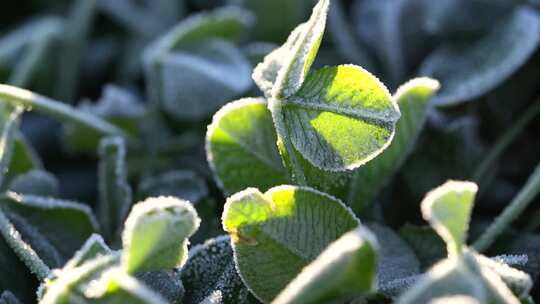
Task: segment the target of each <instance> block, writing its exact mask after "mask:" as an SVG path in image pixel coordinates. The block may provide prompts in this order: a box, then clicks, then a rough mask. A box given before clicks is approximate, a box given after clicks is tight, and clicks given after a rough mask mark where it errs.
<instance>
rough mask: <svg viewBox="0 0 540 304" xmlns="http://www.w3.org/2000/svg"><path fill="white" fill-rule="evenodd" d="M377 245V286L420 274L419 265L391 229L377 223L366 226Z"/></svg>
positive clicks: (411, 252) (410, 251)
mask: <svg viewBox="0 0 540 304" xmlns="http://www.w3.org/2000/svg"><path fill="white" fill-rule="evenodd" d="M366 227H367V228H369V230H370V231H371V232H372V233H373V234H374V235H375V237H376V239H377V241H378V244H379V250H378V257H379V258H378V267H377V280H378V283H379V285H384V284H386V283H388V282H391V281H394V280H396V279H400V278H406V277H411V276H414V275H418V274H419V273H420V263H419V261H418V259H417V258H416V256H415V255H414V253H413V251H412V250H411V249H410V248H409V246H408V245H407V244H406V243H405V242H404V241H403V240H402V239H401V238H400V237H399V236H398V235H397V234H396V233H395V232H394V231H392V229H390V228H388V227H386V226H383V225H381V224H377V223H370V224H367V225H366Z"/></svg>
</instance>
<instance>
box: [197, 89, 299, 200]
mask: <svg viewBox="0 0 540 304" xmlns="http://www.w3.org/2000/svg"><path fill="white" fill-rule="evenodd" d="M276 141H277V136H276V131H275V130H274V125H273V122H272V116H271V114H270V111H268V109H267V107H266V102H265V101H264V100H263V99H256V98H246V99H240V100H237V101H234V102H231V103H229V104H227V105H226V106H224V107H223V108H221V110H219V111H218V112H217V113H216V114H215V115H214V118H213V120H212V124H211V125H210V126H208V131H207V133H206V156H207V159H208V163H209V164H210V167H211V168H212V171H213V172H214V177H215V180H216V182H217V184H218V185H219V186H220V187H221V188H222V190H223V191H224V192H225V193H229V194H231V193H235V192H237V191H240V190H243V189H245V188H247V187H257V188H259V189H262V190H267V189H269V188H270V187H272V186H275V185H280V184H286V183H288V182H289V181H290V178H289V176H288V172H287V171H286V169H285V168H284V167H283V164H282V162H281V159H280V157H279V152H278V150H277V147H276ZM245 168H248V170H246V169H245Z"/></svg>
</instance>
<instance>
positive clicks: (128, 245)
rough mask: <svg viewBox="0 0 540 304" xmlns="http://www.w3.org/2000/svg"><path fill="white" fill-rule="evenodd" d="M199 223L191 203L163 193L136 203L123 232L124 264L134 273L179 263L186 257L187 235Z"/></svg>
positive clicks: (179, 264)
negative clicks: (160, 195)
mask: <svg viewBox="0 0 540 304" xmlns="http://www.w3.org/2000/svg"><path fill="white" fill-rule="evenodd" d="M199 223H200V219H199V218H198V217H197V213H196V212H195V209H194V208H193V206H192V205H191V204H190V203H188V202H186V201H183V200H179V199H176V198H173V197H164V196H163V197H157V198H149V199H147V200H145V201H144V202H141V203H138V204H136V205H135V206H134V207H133V209H132V211H131V213H130V215H129V216H128V218H127V220H126V223H125V228H124V233H123V236H122V239H123V243H124V246H123V247H124V252H123V257H122V260H123V264H124V266H123V267H124V268H125V269H126V271H127V272H128V273H136V272H141V271H152V270H166V269H172V268H174V267H177V266H181V265H182V264H184V263H185V261H186V258H187V244H188V240H187V238H188V237H190V236H191V235H192V234H193V233H194V232H195V231H196V230H197V228H198V227H199Z"/></svg>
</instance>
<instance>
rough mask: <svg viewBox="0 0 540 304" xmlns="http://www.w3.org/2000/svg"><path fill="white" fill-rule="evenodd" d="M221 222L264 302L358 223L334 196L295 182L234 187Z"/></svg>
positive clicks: (245, 276) (242, 268) (249, 281)
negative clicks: (237, 189)
mask: <svg viewBox="0 0 540 304" xmlns="http://www.w3.org/2000/svg"><path fill="white" fill-rule="evenodd" d="M222 221H223V228H224V229H225V231H227V232H228V233H229V234H230V235H231V239H232V245H233V249H234V255H235V261H236V262H237V265H236V266H237V269H238V271H239V273H240V276H241V277H242V280H243V281H244V282H245V283H246V285H247V286H248V288H249V289H250V290H251V291H252V292H253V294H254V295H255V296H256V297H257V298H258V299H260V300H262V301H266V302H268V301H270V300H272V299H273V298H274V297H275V296H276V295H277V294H278V293H279V292H280V291H281V290H282V289H283V288H284V287H285V286H286V285H287V284H288V283H289V282H290V281H291V280H292V279H294V277H296V275H297V274H298V273H300V271H301V270H302V268H303V267H305V266H306V265H308V264H309V263H310V262H312V261H313V260H314V259H315V258H316V257H317V256H318V255H319V254H320V253H321V252H322V251H323V250H324V249H325V248H326V247H327V246H328V245H329V244H330V243H331V242H332V241H334V240H336V239H338V238H339V237H340V236H341V235H342V234H344V233H346V232H348V231H350V230H351V229H353V228H355V227H357V226H358V225H359V221H358V219H356V217H355V216H354V215H353V213H352V212H351V210H350V209H348V208H347V207H346V206H345V205H343V203H342V202H340V201H339V200H337V199H335V198H333V197H331V196H329V195H327V194H324V193H322V192H319V191H316V190H313V189H311V188H307V187H295V186H279V187H275V188H272V189H270V190H268V191H267V192H265V193H264V194H263V193H261V192H259V191H258V190H256V189H253V188H249V189H246V190H244V191H242V192H239V193H237V194H235V195H233V196H231V197H229V198H228V199H227V202H226V204H225V208H224V212H223V216H222Z"/></svg>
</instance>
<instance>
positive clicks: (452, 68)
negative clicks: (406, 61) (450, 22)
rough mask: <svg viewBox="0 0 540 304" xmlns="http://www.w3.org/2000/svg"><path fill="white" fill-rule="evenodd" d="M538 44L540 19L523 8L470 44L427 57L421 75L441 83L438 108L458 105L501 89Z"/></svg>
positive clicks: (444, 46)
mask: <svg viewBox="0 0 540 304" xmlns="http://www.w3.org/2000/svg"><path fill="white" fill-rule="evenodd" d="M539 42H540V17H538V15H537V14H536V13H535V12H533V11H532V10H531V9H529V8H527V7H522V8H519V9H516V10H515V11H514V12H513V13H512V14H510V16H508V17H507V18H505V19H503V21H502V22H500V24H498V25H497V26H494V27H492V29H491V31H490V32H489V33H488V34H486V35H485V36H484V37H483V38H481V39H478V40H475V41H474V42H473V43H472V44H470V45H466V46H465V47H464V45H463V44H450V45H443V46H441V47H439V48H438V49H436V50H435V51H434V52H433V53H432V54H431V55H429V56H428V57H427V58H426V60H425V61H424V62H423V64H422V66H421V67H420V72H419V73H420V74H421V75H426V76H432V77H434V78H436V79H439V81H440V82H441V83H442V89H441V91H440V92H439V94H438V96H437V97H436V98H435V100H434V103H435V104H436V105H439V106H451V105H455V104H459V103H462V102H466V101H469V100H472V99H474V98H477V97H480V96H481V95H483V94H485V93H487V92H489V91H491V90H493V89H494V88H495V87H497V86H499V85H500V84H501V83H502V82H503V81H505V80H506V79H507V78H509V77H510V76H511V75H512V74H513V73H514V72H515V71H516V70H517V69H518V68H520V67H521V66H522V65H523V64H524V63H525V62H526V61H527V59H529V57H530V56H531V55H532V54H533V52H534V51H535V50H536V47H537V46H538V43H539ZM471 71H472V72H471Z"/></svg>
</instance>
